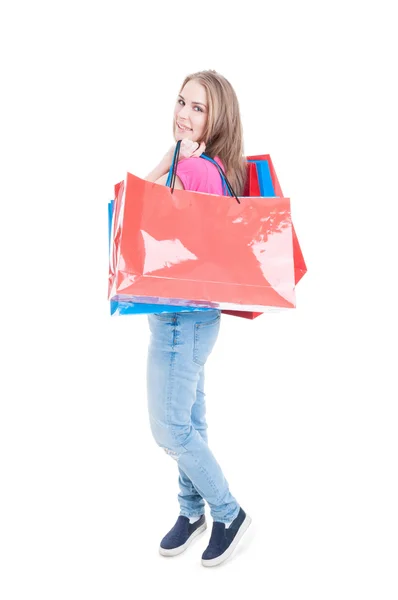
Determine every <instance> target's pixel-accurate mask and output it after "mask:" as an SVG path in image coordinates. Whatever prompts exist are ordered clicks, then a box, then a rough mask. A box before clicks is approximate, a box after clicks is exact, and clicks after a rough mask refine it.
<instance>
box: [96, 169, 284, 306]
mask: <svg viewBox="0 0 398 600" xmlns="http://www.w3.org/2000/svg"><path fill="white" fill-rule="evenodd" d="M115 192H116V198H115V206H114V219H113V227H112V234H111V260H110V269H109V290H108V298H109V299H110V300H111V299H118V298H119V299H129V300H131V301H134V302H147V303H151V304H153V303H156V302H161V303H168V304H173V305H176V306H198V307H203V306H208V307H213V308H219V309H222V310H243V311H249V312H250V311H259V310H260V311H262V312H264V311H267V310H268V309H270V308H275V307H278V308H282V309H286V308H294V307H295V290H294V287H295V282H294V262H293V241H292V240H293V237H292V225H291V219H290V201H289V199H288V198H282V197H272V198H262V197H257V198H243V197H242V199H241V202H240V203H237V202H236V199H235V198H233V197H231V196H215V195H213V194H204V193H200V192H191V191H187V190H177V189H175V190H174V191H173V192H172V191H171V190H170V188H168V187H166V186H162V185H158V184H156V183H152V182H148V181H145V180H143V179H140V178H139V177H136V176H134V175H132V174H131V173H128V174H127V177H126V180H125V181H124V182H121V183H120V184H118V186H116V188H115Z"/></svg>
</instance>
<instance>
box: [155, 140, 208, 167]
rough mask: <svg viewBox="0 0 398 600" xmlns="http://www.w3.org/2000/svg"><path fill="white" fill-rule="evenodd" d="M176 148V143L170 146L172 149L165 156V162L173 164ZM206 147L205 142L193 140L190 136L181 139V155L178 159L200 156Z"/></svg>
mask: <svg viewBox="0 0 398 600" xmlns="http://www.w3.org/2000/svg"><path fill="white" fill-rule="evenodd" d="M175 149H176V144H174V146H172V147H171V148H170V150H169V151H168V152H167V153H166V155H165V156H164V160H165V162H167V163H169V164H170V166H171V163H172V162H173V156H174V151H175ZM205 149H206V144H205V143H204V142H201V143H200V144H199V142H193V141H192V140H190V139H188V138H184V139H183V140H181V146H180V155H179V157H178V160H179V161H180V160H182V159H183V158H193V157H195V158H198V157H199V156H200V155H201V154H203V152H204V151H205Z"/></svg>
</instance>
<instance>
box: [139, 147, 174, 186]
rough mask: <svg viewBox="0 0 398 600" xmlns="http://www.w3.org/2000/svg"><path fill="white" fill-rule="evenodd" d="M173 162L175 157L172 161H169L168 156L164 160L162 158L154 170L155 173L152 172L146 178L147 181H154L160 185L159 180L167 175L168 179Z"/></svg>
mask: <svg viewBox="0 0 398 600" xmlns="http://www.w3.org/2000/svg"><path fill="white" fill-rule="evenodd" d="M172 160H173V157H171V159H169V157H168V156H167V154H166V156H164V158H162V160H161V161H160V163H159V164H158V165H157V166H156V167H155V168H154V169H153V171H151V172H150V173H149V174H148V175H147V176H146V177H145V179H146V180H147V181H154V182H155V183H158V180H159V178H161V177H164V176H165V175H166V179H167V174H168V172H169V171H170V167H171V162H172ZM165 181H166V180H165Z"/></svg>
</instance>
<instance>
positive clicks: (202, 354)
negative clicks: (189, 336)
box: [193, 314, 221, 366]
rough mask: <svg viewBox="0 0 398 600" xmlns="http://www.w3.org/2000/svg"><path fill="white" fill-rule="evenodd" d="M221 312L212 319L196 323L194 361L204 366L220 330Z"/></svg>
mask: <svg viewBox="0 0 398 600" xmlns="http://www.w3.org/2000/svg"><path fill="white" fill-rule="evenodd" d="M220 320H221V314H219V315H217V317H216V318H215V319H212V320H211V321H201V322H198V323H195V331H194V343H193V361H194V363H196V364H197V365H200V366H203V365H204V364H205V363H206V361H207V359H208V358H209V356H210V353H211V351H212V350H213V347H214V344H215V343H216V340H217V337H218V332H219V330H220Z"/></svg>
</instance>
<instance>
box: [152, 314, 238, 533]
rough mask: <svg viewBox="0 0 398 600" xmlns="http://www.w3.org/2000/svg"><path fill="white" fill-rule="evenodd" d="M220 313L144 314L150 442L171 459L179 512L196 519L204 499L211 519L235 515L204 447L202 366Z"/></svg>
mask: <svg viewBox="0 0 398 600" xmlns="http://www.w3.org/2000/svg"><path fill="white" fill-rule="evenodd" d="M220 319H221V311H219V310H217V309H216V310H208V311H203V312H187V313H181V312H176V313H167V314H166V313H163V314H151V315H148V321H149V327H150V331H151V338H150V343H149V349H148V366H147V391H148V410H149V420H150V425H151V431H152V434H153V436H154V438H155V441H156V443H157V444H158V445H159V446H160V447H161V448H163V449H164V450H165V452H166V453H167V454H169V455H170V456H171V457H172V458H174V459H175V460H176V461H177V464H178V470H179V478H178V483H179V488H180V492H179V494H178V502H179V505H180V514H181V515H184V516H186V517H197V516H200V515H202V514H204V512H205V502H204V501H205V500H206V502H207V503H208V505H209V507H210V513H211V516H212V518H213V520H215V521H220V522H222V523H228V522H230V521H232V520H233V519H235V518H236V517H237V515H238V513H239V508H240V507H239V505H238V503H237V501H236V500H235V498H234V497H233V496H232V495H231V493H230V491H229V486H228V482H227V480H226V479H225V477H224V475H223V472H222V470H221V467H220V465H219V464H218V462H217V461H216V459H215V457H214V455H213V453H212V452H211V450H210V448H209V446H208V443H207V423H206V405H205V393H204V366H205V363H206V361H207V359H208V357H209V356H210V353H211V351H212V349H213V346H214V344H215V342H216V340H217V337H218V333H219V329H220Z"/></svg>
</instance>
